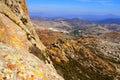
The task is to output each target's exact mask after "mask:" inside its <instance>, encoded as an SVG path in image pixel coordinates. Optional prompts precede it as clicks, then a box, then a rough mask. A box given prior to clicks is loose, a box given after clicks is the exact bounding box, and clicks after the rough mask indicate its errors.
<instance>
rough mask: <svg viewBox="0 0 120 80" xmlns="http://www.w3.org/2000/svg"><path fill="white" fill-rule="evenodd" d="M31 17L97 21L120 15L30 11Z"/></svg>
mask: <svg viewBox="0 0 120 80" xmlns="http://www.w3.org/2000/svg"><path fill="white" fill-rule="evenodd" d="M30 15H31V17H33V16H37V17H38V16H40V17H47V18H53V17H64V18H69V19H70V18H80V19H83V20H89V21H96V20H104V19H111V18H112V19H114V18H120V15H113V14H105V15H102V14H69V15H53V14H43V13H30Z"/></svg>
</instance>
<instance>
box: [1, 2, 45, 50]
mask: <svg viewBox="0 0 120 80" xmlns="http://www.w3.org/2000/svg"><path fill="white" fill-rule="evenodd" d="M0 22H1V23H0V25H1V26H0V31H2V33H1V34H6V33H5V32H9V33H8V34H9V35H8V36H7V35H6V36H5V37H6V39H3V37H1V38H0V41H2V42H3V41H6V42H7V43H8V44H10V45H12V44H13V43H14V41H13V40H12V38H13V37H12V36H15V37H14V38H15V39H16V42H18V43H19V42H21V45H24V47H23V46H22V47H23V48H28V49H29V47H31V46H33V45H36V46H37V47H38V48H39V49H41V50H44V49H45V47H44V45H43V44H42V43H41V42H40V41H39V38H38V37H37V34H36V32H35V30H34V28H33V26H32V24H31V21H30V19H29V16H28V13H27V8H26V5H25V0H0ZM23 35H25V36H23ZM10 36H11V37H10ZM18 36H21V37H18ZM7 40H8V41H7ZM25 40H26V41H25ZM23 41H24V42H26V44H27V45H26V44H24V42H23ZM13 45H14V44H13Z"/></svg>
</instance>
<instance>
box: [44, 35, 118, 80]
mask: <svg viewBox="0 0 120 80" xmlns="http://www.w3.org/2000/svg"><path fill="white" fill-rule="evenodd" d="M46 52H47V55H48V56H49V57H50V58H51V60H52V61H53V64H54V66H55V68H56V69H57V72H58V73H59V74H60V75H62V76H63V77H64V78H65V80H119V79H120V64H119V63H120V60H119V59H120V54H119V53H120V44H117V43H113V42H110V41H105V40H103V39H100V38H98V37H94V36H88V37H82V38H79V39H75V40H74V39H58V40H57V41H56V42H55V43H54V44H52V45H51V46H49V47H48V48H47V51H46Z"/></svg>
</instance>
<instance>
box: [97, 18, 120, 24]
mask: <svg viewBox="0 0 120 80" xmlns="http://www.w3.org/2000/svg"><path fill="white" fill-rule="evenodd" d="M96 22H97V23H99V24H120V18H108V19H104V20H100V21H96Z"/></svg>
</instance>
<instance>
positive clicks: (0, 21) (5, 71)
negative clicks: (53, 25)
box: [0, 0, 63, 80]
mask: <svg viewBox="0 0 120 80" xmlns="http://www.w3.org/2000/svg"><path fill="white" fill-rule="evenodd" d="M44 50H45V46H44V45H43V44H42V43H41V41H40V40H39V38H38V36H37V34H36V32H35V30H34V28H33V26H32V23H31V21H30V18H29V16H28V13H27V8H26V5H25V0H0V80H36V79H37V80H63V78H62V77H60V76H59V75H58V74H57V73H56V71H55V70H54V68H53V67H52V66H51V65H50V64H48V63H45V62H44V61H42V60H40V59H38V58H37V57H35V56H34V55H33V54H35V55H37V56H38V57H39V58H40V56H44V54H42V52H43V51H44ZM31 53H32V54H31Z"/></svg>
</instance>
